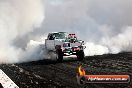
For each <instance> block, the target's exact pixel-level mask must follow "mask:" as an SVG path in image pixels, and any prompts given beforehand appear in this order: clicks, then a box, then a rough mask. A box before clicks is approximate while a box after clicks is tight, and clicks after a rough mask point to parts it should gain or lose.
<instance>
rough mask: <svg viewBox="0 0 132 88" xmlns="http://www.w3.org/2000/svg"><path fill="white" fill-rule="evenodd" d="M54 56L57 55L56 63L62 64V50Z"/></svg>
mask: <svg viewBox="0 0 132 88" xmlns="http://www.w3.org/2000/svg"><path fill="white" fill-rule="evenodd" d="M56 54H57V56H56V59H57V61H58V62H62V61H63V52H62V49H58V50H57V51H56Z"/></svg>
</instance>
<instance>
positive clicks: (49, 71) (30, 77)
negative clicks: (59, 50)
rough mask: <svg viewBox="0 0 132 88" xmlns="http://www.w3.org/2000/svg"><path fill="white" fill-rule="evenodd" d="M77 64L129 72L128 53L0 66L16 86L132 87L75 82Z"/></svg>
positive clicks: (129, 86) (131, 86)
mask: <svg viewBox="0 0 132 88" xmlns="http://www.w3.org/2000/svg"><path fill="white" fill-rule="evenodd" d="M80 65H82V67H83V68H84V69H85V70H86V74H128V75H130V76H132V53H119V54H107V55H100V56H89V57H86V58H85V60H84V61H78V60H76V58H68V59H64V61H63V62H62V63H58V62H56V61H55V60H48V59H45V60H40V61H33V62H27V63H20V64H2V65H0V69H2V70H3V71H4V72H5V73H6V74H7V75H8V76H9V77H10V78H11V79H12V80H13V81H14V82H15V83H16V84H17V85H18V86H19V87H20V88H132V82H130V83H123V84H119V83H118V84H113V83H111V84H108V83H107V84H103V83H102V84H86V85H83V86H82V85H78V84H77V80H76V74H77V72H78V67H79V66H80ZM131 79H132V78H131Z"/></svg>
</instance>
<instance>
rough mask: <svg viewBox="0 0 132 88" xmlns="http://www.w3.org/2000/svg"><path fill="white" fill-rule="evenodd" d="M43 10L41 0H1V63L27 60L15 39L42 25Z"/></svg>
mask: <svg viewBox="0 0 132 88" xmlns="http://www.w3.org/2000/svg"><path fill="white" fill-rule="evenodd" d="M43 11H44V10H43V2H42V1H41V0H0V41H1V43H0V63H15V62H20V61H27V60H26V59H23V56H24V55H23V56H21V54H22V53H23V52H27V51H24V50H23V49H22V47H16V45H17V42H16V43H14V40H15V39H17V38H18V37H22V36H24V35H26V34H27V33H29V32H30V31H32V30H33V29H34V28H35V27H38V26H40V23H41V22H42V21H43V18H44V14H43ZM25 39H26V38H25ZM25 54H26V53H25ZM20 56H21V57H20Z"/></svg>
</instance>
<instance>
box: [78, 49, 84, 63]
mask: <svg viewBox="0 0 132 88" xmlns="http://www.w3.org/2000/svg"><path fill="white" fill-rule="evenodd" d="M84 57H85V55H84V51H83V50H80V51H78V52H77V59H78V60H79V61H82V60H84Z"/></svg>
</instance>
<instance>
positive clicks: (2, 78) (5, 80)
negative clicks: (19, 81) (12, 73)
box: [0, 69, 19, 88]
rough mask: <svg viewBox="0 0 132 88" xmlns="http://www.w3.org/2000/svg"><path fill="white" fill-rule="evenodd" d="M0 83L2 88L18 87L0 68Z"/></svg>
mask: <svg viewBox="0 0 132 88" xmlns="http://www.w3.org/2000/svg"><path fill="white" fill-rule="evenodd" d="M0 83H1V84H2V86H3V87H4V88H19V87H18V86H17V85H16V84H15V83H14V82H13V81H12V80H11V79H10V78H9V77H8V76H7V75H6V74H5V73H4V72H3V71H2V70H1V69H0Z"/></svg>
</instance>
